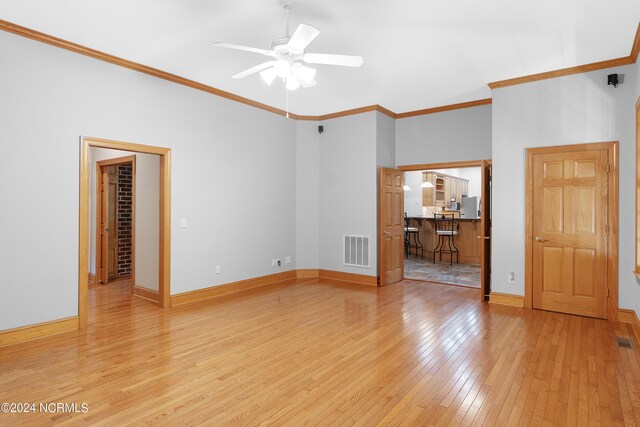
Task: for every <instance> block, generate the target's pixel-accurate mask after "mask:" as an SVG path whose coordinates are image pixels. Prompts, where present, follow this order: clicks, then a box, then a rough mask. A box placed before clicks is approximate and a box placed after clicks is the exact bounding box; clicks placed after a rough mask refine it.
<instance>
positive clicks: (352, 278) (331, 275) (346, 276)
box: [318, 270, 378, 286]
mask: <svg viewBox="0 0 640 427" xmlns="http://www.w3.org/2000/svg"><path fill="white" fill-rule="evenodd" d="M318 273H319V275H318V277H319V278H321V279H330V280H337V281H339V282H349V283H357V284H359V285H371V286H378V278H377V277H376V276H366V275H364V274H354V273H344V272H342V271H333V270H318Z"/></svg>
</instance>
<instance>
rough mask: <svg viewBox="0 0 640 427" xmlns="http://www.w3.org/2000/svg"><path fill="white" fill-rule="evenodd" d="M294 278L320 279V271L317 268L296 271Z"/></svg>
mask: <svg viewBox="0 0 640 427" xmlns="http://www.w3.org/2000/svg"><path fill="white" fill-rule="evenodd" d="M296 277H297V278H298V279H312V278H316V277H320V270H318V269H317V268H316V269H301V270H296Z"/></svg>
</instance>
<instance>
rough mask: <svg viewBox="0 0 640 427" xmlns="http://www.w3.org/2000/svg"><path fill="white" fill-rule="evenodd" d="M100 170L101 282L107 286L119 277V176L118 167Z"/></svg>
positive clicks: (104, 167) (101, 168) (99, 267)
mask: <svg viewBox="0 0 640 427" xmlns="http://www.w3.org/2000/svg"><path fill="white" fill-rule="evenodd" d="M98 167H99V168H100V177H101V179H100V204H99V205H98V215H99V217H100V254H99V255H100V259H99V260H98V262H99V266H98V270H99V272H100V273H99V276H100V277H99V280H100V283H103V284H107V283H108V282H109V280H110V279H114V278H116V277H118V174H117V166H102V167H101V166H98Z"/></svg>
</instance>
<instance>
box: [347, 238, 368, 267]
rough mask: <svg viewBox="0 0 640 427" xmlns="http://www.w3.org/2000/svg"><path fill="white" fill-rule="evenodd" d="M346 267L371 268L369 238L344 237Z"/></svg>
mask: <svg viewBox="0 0 640 427" xmlns="http://www.w3.org/2000/svg"><path fill="white" fill-rule="evenodd" d="M343 247H344V256H343V260H344V265H350V266H352V267H369V236H356V235H353V234H345V235H344V246H343Z"/></svg>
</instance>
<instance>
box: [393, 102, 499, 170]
mask: <svg viewBox="0 0 640 427" xmlns="http://www.w3.org/2000/svg"><path fill="white" fill-rule="evenodd" d="M490 158H491V105H481V106H479V107H472V108H464V109H461V110H452V111H445V112H442V113H435V114H426V115H423V116H415V117H408V118H406V119H399V120H396V164H397V165H398V166H402V165H415V164H420V163H439V162H450V161H462V160H483V159H490Z"/></svg>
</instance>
